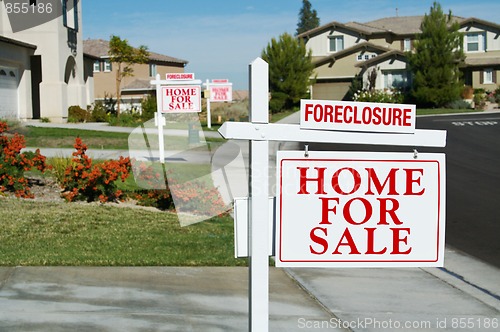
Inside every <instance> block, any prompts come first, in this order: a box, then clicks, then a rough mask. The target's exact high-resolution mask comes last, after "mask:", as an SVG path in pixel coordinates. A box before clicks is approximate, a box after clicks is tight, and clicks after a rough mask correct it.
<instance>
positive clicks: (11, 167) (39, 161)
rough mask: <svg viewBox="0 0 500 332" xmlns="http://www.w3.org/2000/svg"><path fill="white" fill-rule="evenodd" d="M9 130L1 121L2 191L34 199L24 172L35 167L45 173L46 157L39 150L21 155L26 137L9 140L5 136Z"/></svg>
mask: <svg viewBox="0 0 500 332" xmlns="http://www.w3.org/2000/svg"><path fill="white" fill-rule="evenodd" d="M7 130H8V125H7V123H6V122H2V121H0V191H1V192H4V191H12V192H14V194H15V195H16V196H17V197H23V198H33V197H34V196H33V194H32V193H31V192H30V188H29V183H28V179H26V178H25V177H24V172H25V171H29V170H31V169H32V168H33V167H36V168H37V169H38V170H39V171H41V172H45V170H46V169H47V165H46V164H45V157H44V156H42V155H41V154H40V150H38V149H37V150H36V152H29V151H28V152H23V153H21V149H22V148H24V147H26V145H25V141H24V136H22V135H18V134H17V133H16V134H14V135H13V136H12V137H10V138H9V137H7V136H6V135H5V132H6V131H7Z"/></svg>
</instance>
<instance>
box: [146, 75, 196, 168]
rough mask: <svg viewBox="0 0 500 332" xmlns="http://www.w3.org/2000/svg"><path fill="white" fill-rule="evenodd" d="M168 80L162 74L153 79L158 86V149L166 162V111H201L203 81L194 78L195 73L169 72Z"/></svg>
mask: <svg viewBox="0 0 500 332" xmlns="http://www.w3.org/2000/svg"><path fill="white" fill-rule="evenodd" d="M166 78H167V79H166V80H161V76H160V74H157V75H156V79H155V80H152V81H151V84H152V85H155V86H156V114H155V121H156V125H157V127H158V149H159V153H160V162H161V163H162V164H163V163H164V162H165V142H164V140H163V126H164V125H165V118H164V117H163V114H164V113H192V112H201V81H200V80H195V79H194V74H193V73H169V74H166Z"/></svg>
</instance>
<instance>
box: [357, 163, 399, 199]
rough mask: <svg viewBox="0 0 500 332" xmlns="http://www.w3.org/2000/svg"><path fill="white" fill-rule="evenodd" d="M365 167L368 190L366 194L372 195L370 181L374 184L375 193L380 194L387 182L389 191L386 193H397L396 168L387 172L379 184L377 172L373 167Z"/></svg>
mask: <svg viewBox="0 0 500 332" xmlns="http://www.w3.org/2000/svg"><path fill="white" fill-rule="evenodd" d="M365 169H366V171H367V172H368V190H367V192H366V195H374V193H373V192H372V189H371V188H372V186H371V184H372V183H373V185H374V186H375V189H376V190H377V193H378V194H379V195H381V194H382V190H384V188H385V186H386V184H387V183H389V192H388V193H387V195H397V194H398V192H397V191H396V172H397V171H398V168H392V169H391V170H390V171H389V174H387V177H386V178H385V180H384V183H383V184H380V180H379V179H378V177H377V173H376V172H375V170H374V169H373V168H365Z"/></svg>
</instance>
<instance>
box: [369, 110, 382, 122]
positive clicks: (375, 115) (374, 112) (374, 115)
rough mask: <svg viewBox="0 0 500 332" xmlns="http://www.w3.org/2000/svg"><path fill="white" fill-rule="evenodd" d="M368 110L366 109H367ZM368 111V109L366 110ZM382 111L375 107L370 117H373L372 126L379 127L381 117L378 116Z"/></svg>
mask: <svg viewBox="0 0 500 332" xmlns="http://www.w3.org/2000/svg"><path fill="white" fill-rule="evenodd" d="M367 108H368V107H367ZM368 109H369V108H368ZM381 111H382V110H381V109H380V108H379V107H375V108H374V109H373V111H372V116H373V124H374V125H379V124H381V123H382V116H381V115H380V112H381Z"/></svg>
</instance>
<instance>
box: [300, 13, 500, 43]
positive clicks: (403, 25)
mask: <svg viewBox="0 0 500 332" xmlns="http://www.w3.org/2000/svg"><path fill="white" fill-rule="evenodd" d="M424 17H425V16H424V15H420V16H395V17H385V18H380V19H378V20H374V21H370V22H365V23H360V22H348V23H340V22H337V21H332V22H329V23H326V24H324V25H322V26H319V27H317V28H314V29H311V30H309V31H306V32H303V33H301V34H299V35H298V36H297V37H299V38H305V37H308V36H311V35H315V34H317V33H321V32H322V31H325V30H327V29H339V28H340V29H342V28H344V29H349V30H352V31H355V32H358V33H361V34H365V35H373V34H381V33H390V34H391V33H392V34H396V35H414V34H417V33H420V32H421V30H420V26H421V24H422V20H423V19H424ZM452 19H453V20H454V21H456V22H458V23H459V24H460V26H465V25H471V24H474V23H480V24H484V25H488V26H491V27H494V28H497V29H498V28H500V25H498V24H496V23H493V22H488V21H485V20H481V19H478V18H475V17H469V18H463V17H460V16H453V17H452Z"/></svg>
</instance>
